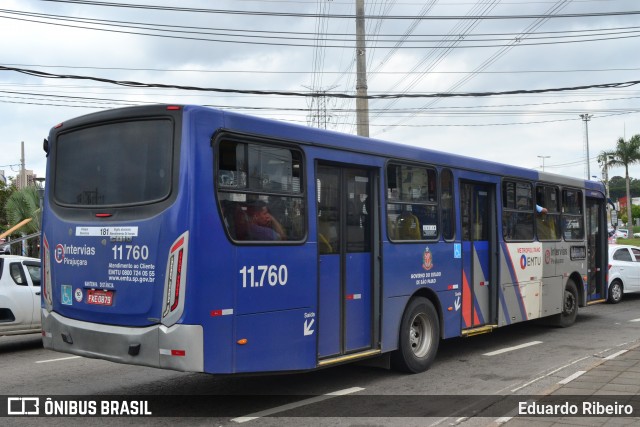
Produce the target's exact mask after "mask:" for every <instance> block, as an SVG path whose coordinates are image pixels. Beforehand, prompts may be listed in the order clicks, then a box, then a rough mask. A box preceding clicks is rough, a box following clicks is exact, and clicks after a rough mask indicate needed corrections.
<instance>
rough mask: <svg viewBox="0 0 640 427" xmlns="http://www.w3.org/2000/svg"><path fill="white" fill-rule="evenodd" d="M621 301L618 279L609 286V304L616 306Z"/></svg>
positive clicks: (620, 288) (620, 284)
mask: <svg viewBox="0 0 640 427" xmlns="http://www.w3.org/2000/svg"><path fill="white" fill-rule="evenodd" d="M621 299H622V282H621V281H620V280H618V279H616V280H614V281H613V283H611V285H610V286H609V302H610V303H611V304H617V303H619V302H620V300H621Z"/></svg>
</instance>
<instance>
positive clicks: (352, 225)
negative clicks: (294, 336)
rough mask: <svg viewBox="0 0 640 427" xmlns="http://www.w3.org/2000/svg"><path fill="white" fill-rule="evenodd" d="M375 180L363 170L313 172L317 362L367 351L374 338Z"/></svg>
mask: <svg viewBox="0 0 640 427" xmlns="http://www.w3.org/2000/svg"><path fill="white" fill-rule="evenodd" d="M377 180H378V178H377V174H374V173H373V172H372V171H371V170H367V169H360V168H353V167H342V166H334V165H324V164H319V165H318V166H317V169H316V191H317V194H316V201H317V203H318V212H317V218H318V227H317V229H318V236H317V238H318V252H319V268H318V271H319V298H318V306H319V307H318V322H319V323H318V356H319V358H320V359H322V358H329V357H331V358H335V357H339V356H342V355H345V354H348V353H353V352H358V351H363V350H368V349H371V347H372V345H373V342H374V335H375V334H377V331H374V324H377V323H376V322H375V318H374V317H375V316H374V311H373V307H374V306H375V305H376V300H377V298H378V297H377V296H376V295H377V294H376V295H374V292H373V289H374V277H377V276H378V275H377V274H373V271H374V268H376V267H375V266H374V263H373V259H374V257H373V256H372V255H373V253H372V248H373V246H374V245H372V241H373V239H374V233H377V231H376V230H378V227H377V225H375V224H377V223H378V222H379V220H378V219H377V217H378V215H377V212H375V209H374V206H376V205H377V203H374V198H375V191H374V189H375V188H377V185H376V184H375V183H377Z"/></svg>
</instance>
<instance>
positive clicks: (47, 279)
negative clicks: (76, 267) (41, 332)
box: [42, 234, 53, 312]
mask: <svg viewBox="0 0 640 427" xmlns="http://www.w3.org/2000/svg"><path fill="white" fill-rule="evenodd" d="M42 243H43V246H44V250H43V251H42V267H43V268H44V274H43V275H42V280H43V281H44V284H43V285H44V286H42V296H43V299H44V303H45V308H46V309H47V311H49V312H50V311H51V310H52V309H53V302H52V301H53V300H52V298H51V257H50V255H49V242H48V241H47V236H46V235H44V234H43V235H42Z"/></svg>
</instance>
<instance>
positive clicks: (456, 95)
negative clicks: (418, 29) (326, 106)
mask: <svg viewBox="0 0 640 427" xmlns="http://www.w3.org/2000/svg"><path fill="white" fill-rule="evenodd" d="M0 71H14V72H17V73H22V74H26V75H30V76H35V77H42V78H50V79H72V80H90V81H96V82H102V83H108V84H113V85H118V86H126V87H136V88H163V89H179V90H188V91H201V92H219V93H236V94H252V95H281V96H297V97H315V98H318V97H323V96H327V97H334V98H354V99H355V98H366V99H396V98H459V97H486V96H494V95H518V94H534V93H552V92H569V91H577V90H585V89H603V88H607V89H610V88H626V87H631V86H635V85H637V84H639V83H640V80H631V81H627V82H616V83H598V84H591V85H582V86H570V87H560V88H546V89H518V90H509V91H500V92H433V93H401V94H397V93H384V94H377V95H367V96H366V97H364V96H360V97H359V96H357V95H351V94H347V93H339V92H314V91H311V92H294V91H282V90H243V89H229V88H213V87H201V86H185V85H177V84H166V83H142V82H136V81H127V80H112V79H106V78H102V77H93V76H80V75H73V74H54V73H47V72H44V71H38V70H32V69H26V68H16V67H7V66H4V65H0Z"/></svg>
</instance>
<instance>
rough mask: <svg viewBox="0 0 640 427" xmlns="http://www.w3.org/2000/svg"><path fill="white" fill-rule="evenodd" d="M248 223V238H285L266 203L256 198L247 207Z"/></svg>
mask: <svg viewBox="0 0 640 427" xmlns="http://www.w3.org/2000/svg"><path fill="white" fill-rule="evenodd" d="M247 214H248V215H249V224H248V225H247V238H248V240H285V239H286V235H285V232H284V229H283V228H282V225H280V223H279V222H278V220H277V219H275V218H274V217H273V216H272V215H271V214H270V213H269V209H268V207H267V205H266V203H264V202H262V201H260V200H257V201H255V202H254V203H253V204H251V205H249V206H248V207H247Z"/></svg>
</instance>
